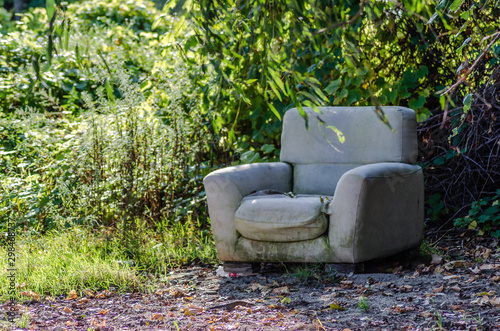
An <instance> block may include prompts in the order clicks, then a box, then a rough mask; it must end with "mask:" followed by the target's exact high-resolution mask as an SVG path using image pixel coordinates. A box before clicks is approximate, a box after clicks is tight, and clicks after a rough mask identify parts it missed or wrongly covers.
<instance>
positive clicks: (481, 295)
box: [476, 291, 495, 297]
mask: <svg viewBox="0 0 500 331" xmlns="http://www.w3.org/2000/svg"><path fill="white" fill-rule="evenodd" d="M493 294H495V291H489V292H480V293H478V294H476V295H477V296H478V297H483V296H492V295H493Z"/></svg>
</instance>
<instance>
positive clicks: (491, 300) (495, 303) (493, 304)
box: [490, 297, 500, 306]
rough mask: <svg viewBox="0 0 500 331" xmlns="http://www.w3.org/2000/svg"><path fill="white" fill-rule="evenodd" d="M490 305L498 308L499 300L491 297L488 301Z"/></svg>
mask: <svg viewBox="0 0 500 331" xmlns="http://www.w3.org/2000/svg"><path fill="white" fill-rule="evenodd" d="M490 304H491V305H492V306H500V298H497V297H493V298H491V299H490Z"/></svg>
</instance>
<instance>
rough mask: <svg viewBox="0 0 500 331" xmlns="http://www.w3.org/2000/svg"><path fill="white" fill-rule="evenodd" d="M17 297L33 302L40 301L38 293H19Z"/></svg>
mask: <svg viewBox="0 0 500 331" xmlns="http://www.w3.org/2000/svg"><path fill="white" fill-rule="evenodd" d="M19 295H22V296H23V297H30V298H32V299H33V300H35V301H40V296H39V295H38V293H36V292H33V291H24V292H19Z"/></svg>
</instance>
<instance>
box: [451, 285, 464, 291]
mask: <svg viewBox="0 0 500 331" xmlns="http://www.w3.org/2000/svg"><path fill="white" fill-rule="evenodd" d="M450 288H451V289H452V290H453V291H455V292H460V291H461V290H462V289H461V288H460V286H458V285H455V286H452V287H450Z"/></svg>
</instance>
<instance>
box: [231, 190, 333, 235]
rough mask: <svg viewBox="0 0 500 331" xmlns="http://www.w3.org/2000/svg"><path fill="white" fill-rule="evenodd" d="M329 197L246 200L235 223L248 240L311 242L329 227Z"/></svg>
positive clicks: (263, 196) (274, 196)
mask: <svg viewBox="0 0 500 331" xmlns="http://www.w3.org/2000/svg"><path fill="white" fill-rule="evenodd" d="M329 201H331V197H328V199H327V198H326V197H325V196H322V197H320V196H319V195H298V196H296V197H290V196H287V195H284V194H257V195H249V196H247V197H245V198H243V199H242V200H241V202H240V205H239V207H238V209H237V210H236V213H235V217H234V223H235V226H236V229H237V230H238V232H239V233H240V234H241V235H242V236H243V237H244V238H247V239H252V240H258V241H269V242H294V241H302V240H310V239H314V238H317V237H319V236H321V235H322V234H324V233H325V232H326V230H327V227H328V219H327V217H326V216H325V211H326V209H327V205H328V202H329Z"/></svg>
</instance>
